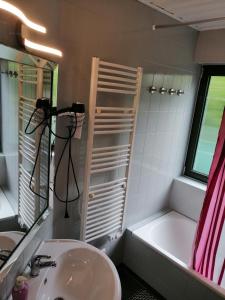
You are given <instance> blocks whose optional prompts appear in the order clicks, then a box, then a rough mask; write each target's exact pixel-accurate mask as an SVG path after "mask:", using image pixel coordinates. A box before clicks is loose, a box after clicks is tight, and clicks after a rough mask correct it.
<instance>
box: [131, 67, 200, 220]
mask: <svg viewBox="0 0 225 300" xmlns="http://www.w3.org/2000/svg"><path fill="white" fill-rule="evenodd" d="M171 73H172V72H171ZM197 82H198V80H197V76H196V75H194V74H190V73H189V74H146V75H144V78H143V85H142V93H141V102H140V107H139V113H138V122H137V130H136V135H135V147H134V155H133V161H132V168H131V176H130V185H129V196H128V208H127V224H128V225H131V224H134V223H135V222H138V221H140V220H141V219H143V218H146V217H149V216H150V215H151V214H153V213H155V212H157V211H158V210H160V209H162V208H165V207H167V206H168V195H169V191H170V188H171V183H172V180H173V178H176V177H178V176H180V175H181V173H182V171H183V164H184V158H185V153H186V146H187V140H188V136H189V130H190V125H191V118H192V111H193V105H194V103H195V90H196V83H197ZM151 85H154V86H156V87H157V88H160V87H162V86H163V87H166V88H174V89H176V90H177V89H183V90H184V91H185V94H184V95H182V96H177V95H173V96H170V95H169V94H168V93H167V94H164V95H161V94H160V93H158V92H157V93H155V94H153V95H151V94H150V93H149V92H148V88H149V87H150V86H151Z"/></svg>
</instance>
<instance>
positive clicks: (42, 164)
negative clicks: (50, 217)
mask: <svg viewBox="0 0 225 300" xmlns="http://www.w3.org/2000/svg"><path fill="white" fill-rule="evenodd" d="M7 51H8V52H7ZM1 54H2V55H1ZM3 54H4V55H3ZM1 56H3V58H1V59H0V266H2V265H3V264H4V263H5V262H6V261H7V259H8V258H9V256H10V255H11V253H12V251H13V250H14V249H15V247H16V246H17V245H18V243H19V242H20V241H21V239H22V238H23V237H24V236H25V235H26V233H27V232H28V231H29V230H30V228H31V227H32V226H33V225H34V223H35V222H36V221H37V219H38V218H39V217H40V216H41V214H42V213H43V212H44V211H45V209H46V208H47V207H48V199H49V164H50V138H49V130H44V124H42V125H39V124H40V120H43V116H41V115H39V113H38V112H36V113H35V114H33V117H32V119H31V116H32V113H33V111H34V110H35V107H36V100H37V99H39V98H48V99H52V82H53V81H52V78H53V70H54V65H53V64H51V63H50V62H48V61H46V60H44V59H41V58H37V57H34V56H31V55H28V54H25V53H21V52H18V51H17V50H13V49H11V48H8V47H5V46H2V45H0V57H1ZM7 56H8V57H9V59H6V57H7ZM29 121H30V122H29ZM28 123H29V124H28ZM28 125H29V126H28ZM34 129H36V130H34Z"/></svg>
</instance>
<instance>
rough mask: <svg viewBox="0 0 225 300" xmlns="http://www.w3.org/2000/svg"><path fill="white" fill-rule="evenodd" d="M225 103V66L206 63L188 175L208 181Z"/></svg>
mask: <svg viewBox="0 0 225 300" xmlns="http://www.w3.org/2000/svg"><path fill="white" fill-rule="evenodd" d="M224 107H225V66H205V67H203V73H202V78H201V82H200V86H199V91H198V99H197V103H196V109H195V115H194V120H193V125H192V131H191V137H190V142H189V146H188V153H187V159H186V164H185V175H187V176H189V177H193V178H195V179H198V180H201V181H204V182H207V179H208V175H209V170H210V166H211V163H212V159H213V154H214V151H215V147H216V142H217V136H218V131H219V128H220V123H221V120H222V115H223V110H224Z"/></svg>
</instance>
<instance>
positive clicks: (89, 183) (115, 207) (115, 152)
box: [81, 58, 142, 242]
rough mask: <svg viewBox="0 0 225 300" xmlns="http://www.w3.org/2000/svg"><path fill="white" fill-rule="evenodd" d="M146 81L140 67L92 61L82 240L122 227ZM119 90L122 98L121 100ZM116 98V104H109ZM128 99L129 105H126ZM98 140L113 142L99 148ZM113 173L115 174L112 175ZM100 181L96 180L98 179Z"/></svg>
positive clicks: (88, 240)
mask: <svg viewBox="0 0 225 300" xmlns="http://www.w3.org/2000/svg"><path fill="white" fill-rule="evenodd" d="M141 80H142V68H140V67H138V68H132V67H128V66H124V65H118V64H114V63H109V62H105V61H102V60H100V59H99V58H93V60H92V74H91V88H90V98H89V126H88V142H87V157H86V171H85V182H84V199H83V203H82V217H81V239H82V240H83V241H86V242H91V241H93V240H96V239H98V238H100V237H103V236H107V235H109V234H112V233H114V232H118V231H121V232H122V231H123V227H124V217H125V209H126V202H127V190H128V178H129V170H130V161H131V156H132V149H133V137H134V132H135V127H136V120H137V110H138V105H139V99H140V89H141ZM116 94H117V95H119V96H120V98H119V100H118V98H116V97H117V96H116ZM109 97H110V102H108V99H109ZM121 97H124V98H125V99H121ZM99 98H101V99H99ZM112 99H113V104H115V106H113V107H112V106H109V105H108V104H109V103H112ZM123 101H124V102H123ZM98 102H101V105H98ZM102 103H104V106H103V105H102ZM123 103H124V104H125V103H129V105H126V107H124V106H121V105H122V104H123ZM124 136H126V140H127V142H126V143H122V142H121V141H124V140H125V138H124V139H123V138H122V137H124ZM99 139H100V141H101V142H100V144H102V143H103V141H105V140H106V141H108V142H109V141H110V143H109V144H108V145H104V146H101V147H98V146H96V145H98V144H99ZM121 170H122V171H121ZM109 172H110V176H107V173H108V174H109ZM121 174H122V175H121ZM95 179H96V180H95ZM96 181H97V182H98V183H97V184H95V183H93V182H96Z"/></svg>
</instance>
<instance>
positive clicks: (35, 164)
mask: <svg viewBox="0 0 225 300" xmlns="http://www.w3.org/2000/svg"><path fill="white" fill-rule="evenodd" d="M47 126H48V124H46V125H45V127H44V128H43V130H42V132H41V134H40V140H39V143H38V148H37V155H36V158H35V162H34V167H33V170H32V173H31V177H30V183H29V188H30V190H31V191H32V192H33V193H34V194H35V195H36V196H39V197H41V198H42V199H44V200H47V199H48V198H46V197H43V196H42V195H41V194H38V193H36V192H35V191H34V190H33V189H32V180H33V178H34V172H35V169H36V166H37V162H38V157H39V153H40V149H41V143H42V136H43V135H44V131H45V129H46V127H47Z"/></svg>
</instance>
